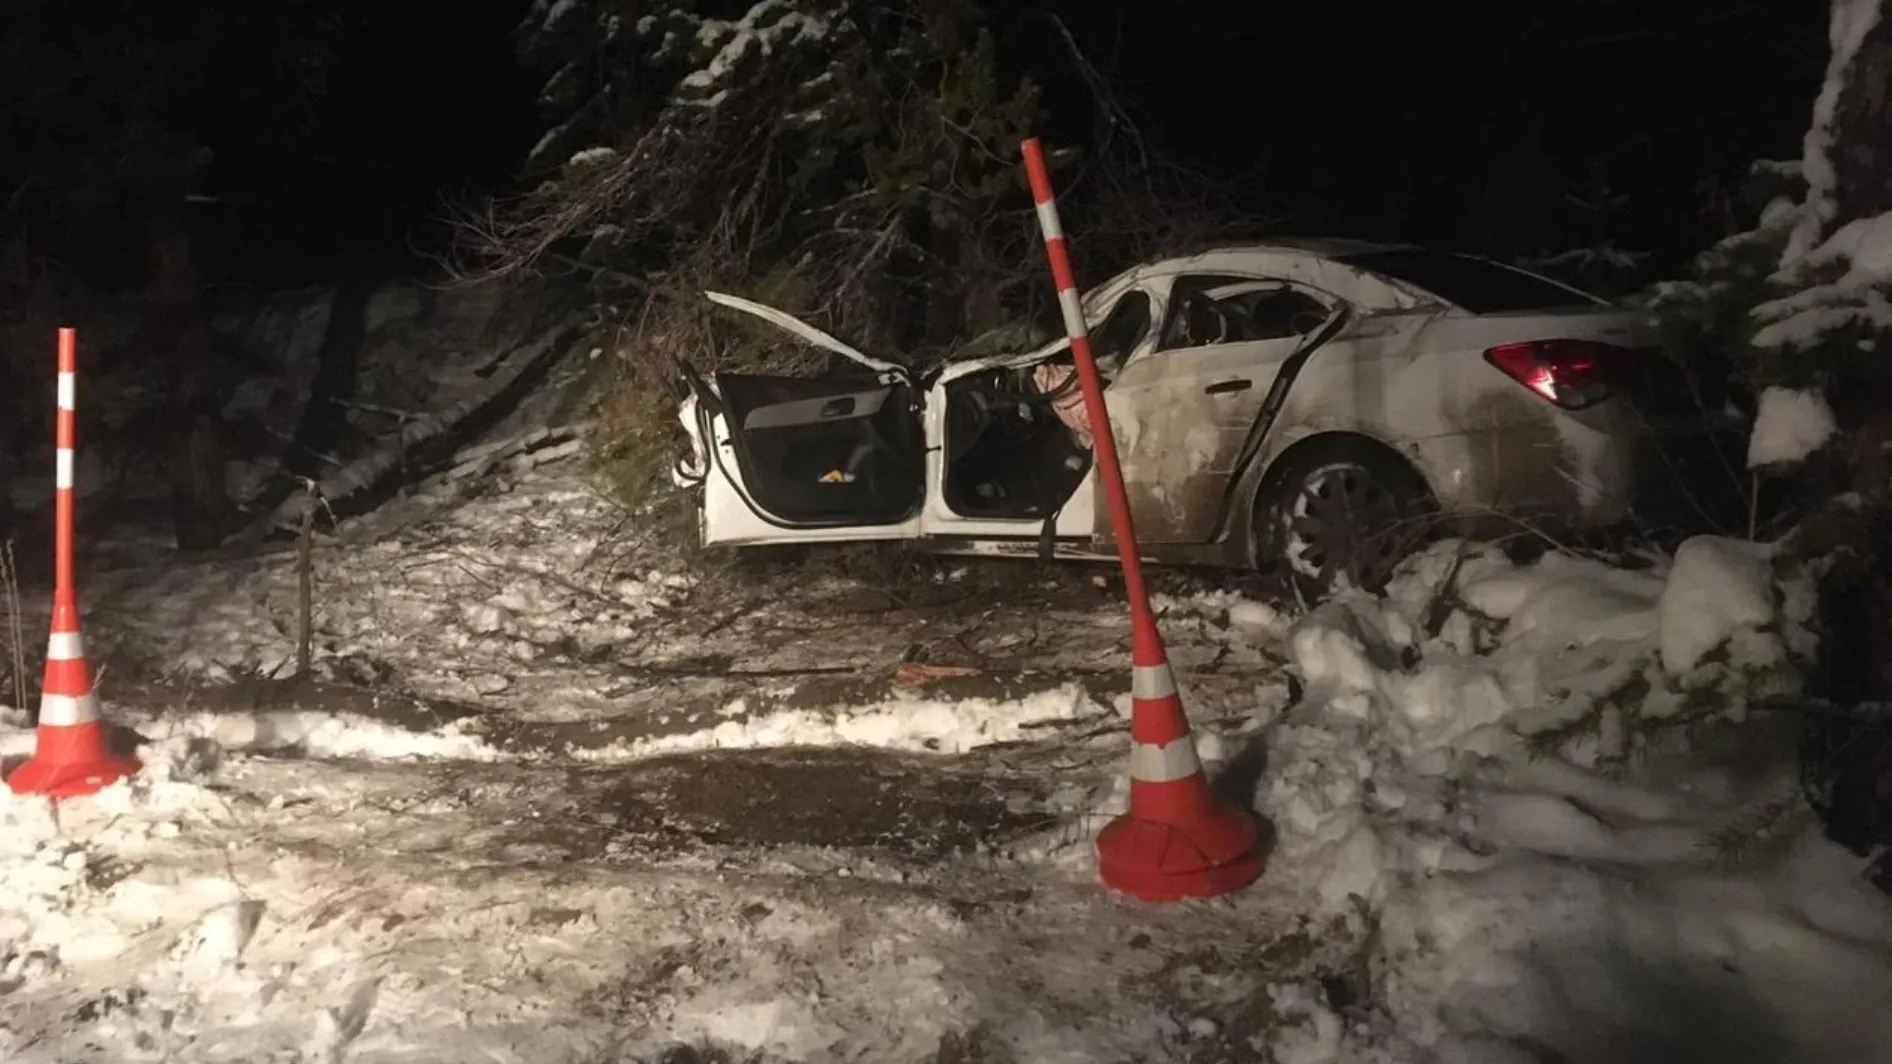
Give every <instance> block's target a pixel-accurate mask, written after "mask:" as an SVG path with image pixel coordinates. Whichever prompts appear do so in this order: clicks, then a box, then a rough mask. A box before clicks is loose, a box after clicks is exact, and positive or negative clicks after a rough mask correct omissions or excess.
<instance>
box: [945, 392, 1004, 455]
mask: <svg viewBox="0 0 1892 1064" xmlns="http://www.w3.org/2000/svg"><path fill="white" fill-rule="evenodd" d="M958 400H959V401H958V402H954V403H948V404H947V405H946V438H947V439H948V440H950V441H952V443H951V446H950V447H949V449H948V451H947V455H946V460H947V461H948V462H956V461H958V460H959V459H961V458H964V457H965V456H966V454H967V453H968V452H970V451H971V450H972V448H973V447H974V446H975V445H977V444H978V442H979V441H980V440H982V439H984V438H985V434H986V432H987V430H989V429H991V427H992V407H993V404H992V397H991V396H990V395H987V394H986V393H985V391H984V390H983V389H980V388H967V389H966V390H965V391H963V392H961V393H959V396H958Z"/></svg>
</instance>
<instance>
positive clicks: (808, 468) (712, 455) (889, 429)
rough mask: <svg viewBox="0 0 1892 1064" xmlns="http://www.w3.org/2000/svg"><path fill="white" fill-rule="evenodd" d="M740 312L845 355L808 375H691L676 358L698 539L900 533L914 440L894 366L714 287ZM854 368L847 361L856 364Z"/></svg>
mask: <svg viewBox="0 0 1892 1064" xmlns="http://www.w3.org/2000/svg"><path fill="white" fill-rule="evenodd" d="M705 294H706V295H707V296H708V298H709V299H710V301H711V302H714V303H717V304H719V305H722V306H726V307H730V308H732V309H735V310H740V311H743V312H745V313H748V314H752V315H754V316H756V317H758V318H761V319H762V320H764V321H767V322H770V323H771V324H774V325H776V326H778V327H780V328H782V329H784V330H785V331H787V332H789V333H791V334H792V335H794V336H796V337H798V338H800V339H802V340H803V341H805V342H808V343H811V344H814V345H815V346H817V347H821V348H824V349H826V350H828V351H831V352H833V353H835V354H838V355H840V356H842V357H843V358H845V359H847V360H848V362H849V363H850V366H849V367H848V370H847V371H846V372H841V373H832V374H827V375H824V376H821V377H817V378H812V379H811V378H804V377H776V376H763V375H757V374H746V373H713V374H709V375H703V374H699V373H698V372H696V370H695V369H693V368H691V367H690V366H688V365H687V364H685V366H684V371H683V372H684V380H685V383H686V384H687V385H688V387H689V394H688V396H686V397H685V399H684V400H683V404H682V408H681V416H682V419H683V425H684V428H685V430H686V431H687V432H688V433H689V435H690V439H691V442H692V445H693V454H692V455H691V456H689V457H688V458H685V459H684V460H683V461H682V462H680V463H679V464H678V470H677V472H678V479H679V480H681V481H683V482H684V483H700V485H701V488H700V490H701V492H702V533H703V534H702V539H703V543H704V544H705V545H706V546H709V545H719V544H723V545H755V544H769V543H845V542H855V541H863V540H878V539H905V538H908V537H911V536H914V535H916V534H917V533H918V532H919V527H920V509H921V506H920V503H921V501H922V493H923V485H924V482H925V472H926V446H925V439H924V436H923V434H922V430H921V425H920V413H921V411H920V406H921V404H920V394H919V392H918V391H916V389H915V386H914V382H913V379H912V377H911V375H910V374H909V373H908V372H907V370H906V369H905V367H902V366H899V365H897V364H895V363H892V362H886V361H882V360H880V359H876V358H872V357H870V356H868V355H866V354H864V353H862V352H861V351H859V350H857V349H855V348H853V347H851V346H849V345H848V344H845V343H843V342H841V341H840V340H837V339H835V338H834V337H833V336H830V335H828V334H827V333H825V332H823V331H821V330H820V329H817V328H815V327H813V326H811V325H808V324H806V323H804V322H801V321H798V320H796V319H795V318H793V317H790V316H789V315H787V314H784V313H782V312H781V311H779V310H776V309H774V308H773V307H767V306H763V305H762V304H759V303H754V302H751V301H750V300H746V299H742V298H740V297H737V296H731V295H725V294H723V293H720V292H709V293H705ZM856 367H858V368H856Z"/></svg>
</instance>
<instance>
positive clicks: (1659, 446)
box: [1415, 411, 1745, 530]
mask: <svg viewBox="0 0 1892 1064" xmlns="http://www.w3.org/2000/svg"><path fill="white" fill-rule="evenodd" d="M1744 440H1745V430H1744V429H1743V428H1740V427H1738V426H1727V427H1721V428H1711V427H1707V426H1695V427H1691V428H1686V429H1678V430H1673V431H1665V432H1660V433H1657V432H1651V431H1649V430H1647V429H1646V428H1644V427H1642V426H1641V425H1640V423H1639V422H1637V421H1636V420H1635V419H1634V418H1633V415H1626V414H1624V413H1621V412H1604V411H1594V412H1590V413H1588V414H1585V415H1582V416H1581V417H1577V416H1568V415H1561V414H1558V415H1553V416H1552V417H1550V418H1547V419H1544V420H1542V421H1536V422H1533V423H1531V424H1528V425H1522V426H1510V427H1507V428H1503V429H1496V430H1492V431H1487V432H1477V433H1465V434H1454V435H1451V436H1440V437H1435V438H1433V439H1429V440H1423V441H1420V442H1419V444H1418V445H1417V452H1418V453H1417V454H1416V455H1415V458H1416V461H1417V463H1418V465H1419V466H1420V470H1421V472H1423V473H1424V474H1425V476H1426V479H1427V480H1428V481H1429V482H1430V483H1431V484H1432V487H1433V493H1434V495H1435V497H1436V498H1437V499H1438V502H1439V504H1440V507H1441V509H1443V510H1444V511H1445V512H1446V513H1447V514H1448V515H1451V516H1455V517H1478V516H1481V515H1489V516H1492V517H1494V518H1497V519H1498V520H1500V521H1502V520H1504V519H1506V518H1522V519H1528V520H1532V521H1546V522H1549V523H1551V524H1554V525H1556V526H1559V527H1563V528H1578V529H1597V528H1605V527H1610V526H1616V525H1622V524H1625V523H1630V524H1634V525H1637V526H1644V527H1651V528H1660V529H1683V530H1708V529H1714V528H1720V529H1728V528H1738V527H1740V524H1741V521H1742V520H1743V518H1742V516H1741V515H1742V514H1743V512H1744V508H1745V501H1744V500H1745V495H1744V484H1743V479H1742V477H1741V476H1740V475H1739V472H1738V471H1739V469H1740V457H1741V454H1742V447H1741V445H1742V442H1743V441H1744Z"/></svg>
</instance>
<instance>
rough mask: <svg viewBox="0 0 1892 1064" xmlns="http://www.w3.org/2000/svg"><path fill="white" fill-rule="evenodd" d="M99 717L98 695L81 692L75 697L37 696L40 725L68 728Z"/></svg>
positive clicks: (93, 720)
mask: <svg viewBox="0 0 1892 1064" xmlns="http://www.w3.org/2000/svg"><path fill="white" fill-rule="evenodd" d="M98 719H99V696H98V695H96V694H83V695H80V696H79V697H77V698H74V697H72V696H71V695H53V694H47V695H41V696H40V698H39V723H40V727H42V728H45V727H52V728H70V727H73V726H74V725H78V724H91V723H93V722H95V721H97V720H98Z"/></svg>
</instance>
